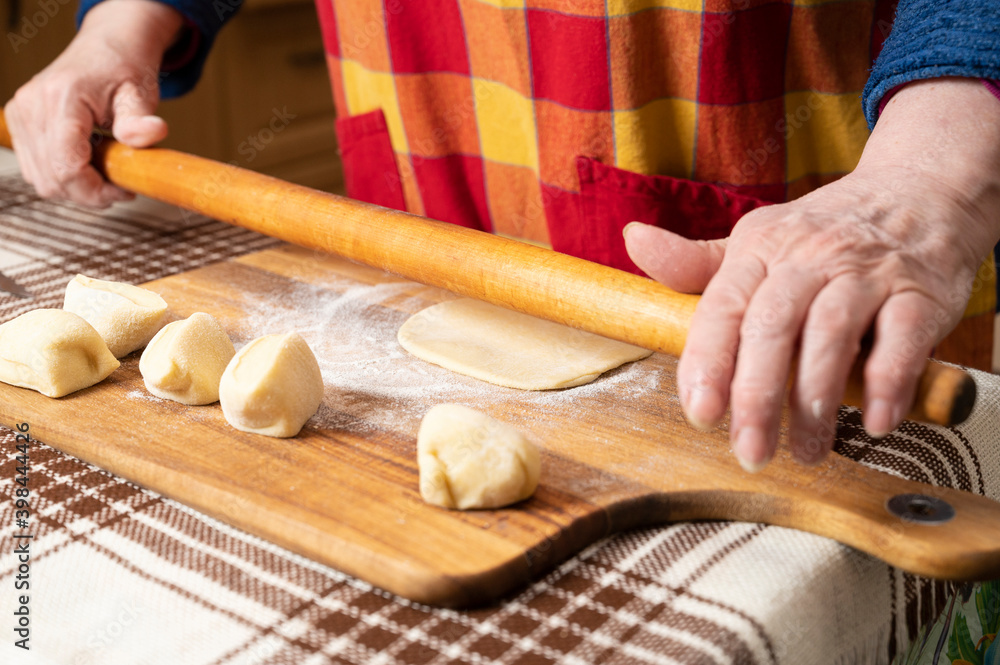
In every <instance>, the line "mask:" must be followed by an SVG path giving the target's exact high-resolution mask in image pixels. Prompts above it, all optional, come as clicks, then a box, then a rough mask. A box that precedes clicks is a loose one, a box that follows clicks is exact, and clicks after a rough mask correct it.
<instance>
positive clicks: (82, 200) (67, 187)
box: [63, 166, 135, 208]
mask: <svg viewBox="0 0 1000 665" xmlns="http://www.w3.org/2000/svg"><path fill="white" fill-rule="evenodd" d="M63 190H64V192H65V196H66V198H67V199H69V200H71V201H73V202H75V203H79V204H81V205H85V206H89V207H92V208H107V207H108V206H110V205H111V204H113V203H118V202H121V201H130V200H132V199H133V198H135V195H134V194H131V193H130V192H126V191H125V190H123V189H121V188H119V187H115V186H114V185H112V184H111V183H109V182H107V181H106V180H104V178H103V177H102V176H101V174H100V173H98V172H97V170H96V169H95V168H94V167H92V166H88V167H87V168H85V169H83V170H81V171H80V172H79V173H78V174H77V175H76V177H74V178H73V179H72V180H70V181H69V182H66V183H64V185H63Z"/></svg>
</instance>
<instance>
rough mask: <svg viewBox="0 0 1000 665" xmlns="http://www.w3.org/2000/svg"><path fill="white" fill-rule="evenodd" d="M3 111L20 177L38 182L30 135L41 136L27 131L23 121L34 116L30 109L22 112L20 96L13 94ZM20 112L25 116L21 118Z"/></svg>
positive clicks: (31, 182)
mask: <svg viewBox="0 0 1000 665" xmlns="http://www.w3.org/2000/svg"><path fill="white" fill-rule="evenodd" d="M4 113H5V115H6V119H7V124H8V128H9V131H10V138H11V145H12V147H13V149H14V154H15V155H16V156H17V162H18V165H19V166H20V169H21V177H22V178H24V180H25V182H27V183H28V184H30V185H35V183H36V182H38V178H39V171H38V166H37V165H36V164H35V151H34V149H33V148H34V145H33V142H32V141H31V137H32V136H41V133H40V132H39V133H37V134H33V133H32V132H31V131H29V130H28V124H27V122H26V121H25V120H27V119H28V118H32V117H34V116H33V115H32V114H31V112H30V111H28V112H27V113H23V112H22V103H21V101H20V96H15V98H14V100H12V101H11V102H10V103H9V104H7V107H6V108H5V109H4ZM22 114H23V115H24V116H25V119H22Z"/></svg>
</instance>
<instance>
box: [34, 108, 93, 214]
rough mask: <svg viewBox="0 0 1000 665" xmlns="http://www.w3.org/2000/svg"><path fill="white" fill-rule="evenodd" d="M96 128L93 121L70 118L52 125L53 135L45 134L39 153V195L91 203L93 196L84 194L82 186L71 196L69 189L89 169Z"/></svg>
mask: <svg viewBox="0 0 1000 665" xmlns="http://www.w3.org/2000/svg"><path fill="white" fill-rule="evenodd" d="M92 127H93V120H92V118H91V117H90V116H89V115H87V116H86V117H85V118H83V117H80V116H79V115H70V117H69V118H68V119H61V120H60V122H59V123H58V124H56V125H53V127H52V131H49V132H47V133H46V138H45V139H44V140H43V143H42V146H41V150H40V151H39V155H38V157H39V160H38V166H39V171H40V174H39V182H37V183H35V187H36V188H37V189H38V192H39V194H41V195H42V196H44V197H46V198H64V199H69V200H71V201H74V202H76V203H81V204H84V205H88V204H89V202H90V201H91V200H92V193H91V192H84V190H82V189H80V188H79V186H78V187H76V188H74V190H73V192H72V193H71V192H70V191H69V190H68V189H67V185H68V184H69V183H71V182H73V181H75V180H77V179H78V178H79V177H80V175H81V173H83V172H84V171H85V170H86V169H89V168H91V167H90V157H91V154H92V146H91V145H90V132H91V128H92ZM82 182H92V183H94V186H95V188H96V187H97V185H99V182H100V181H97V182H94V181H93V179H92V178H84V180H83V181H82Z"/></svg>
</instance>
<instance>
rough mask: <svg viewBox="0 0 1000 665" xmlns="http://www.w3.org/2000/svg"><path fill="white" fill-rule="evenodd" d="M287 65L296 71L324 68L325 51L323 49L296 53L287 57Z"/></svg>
mask: <svg viewBox="0 0 1000 665" xmlns="http://www.w3.org/2000/svg"><path fill="white" fill-rule="evenodd" d="M288 64H290V65H291V66H292V67H295V68H296V69H312V68H313V67H319V66H323V67H325V66H326V51H324V50H323V49H321V48H320V49H312V50H309V51H296V52H295V53H291V54H289V56H288Z"/></svg>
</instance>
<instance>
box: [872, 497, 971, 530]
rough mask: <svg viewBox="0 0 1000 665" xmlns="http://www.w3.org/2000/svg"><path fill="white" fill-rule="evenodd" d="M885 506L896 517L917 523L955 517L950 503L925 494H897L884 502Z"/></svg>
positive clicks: (937, 522) (929, 522) (931, 522)
mask: <svg viewBox="0 0 1000 665" xmlns="http://www.w3.org/2000/svg"><path fill="white" fill-rule="evenodd" d="M885 507H886V510H888V511H889V512H890V513H892V514H893V515H895V516H896V517H898V518H900V519H903V520H906V521H907V522H917V523H919V524H944V523H945V522H947V521H948V520H950V519H951V518H953V517H955V509H954V508H952V506H951V504H950V503H948V502H947V501H945V500H943V499H939V498H937V497H934V496H927V495H926V494H897V495H896V496H894V497H891V498H890V499H889V500H888V501H886V502H885Z"/></svg>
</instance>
